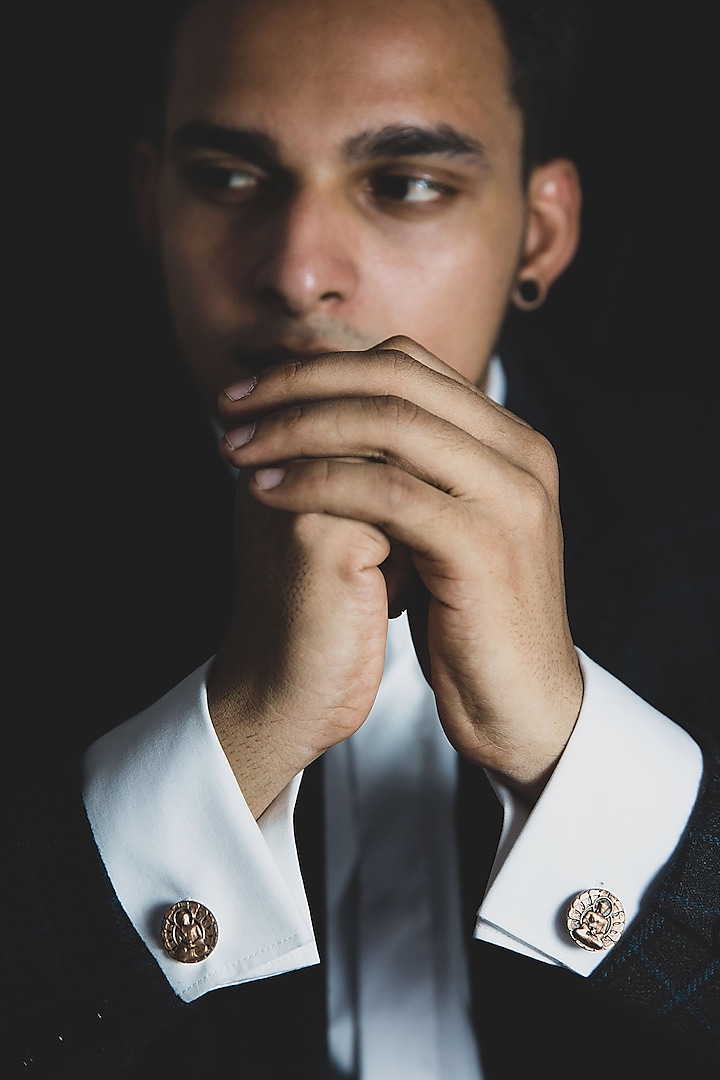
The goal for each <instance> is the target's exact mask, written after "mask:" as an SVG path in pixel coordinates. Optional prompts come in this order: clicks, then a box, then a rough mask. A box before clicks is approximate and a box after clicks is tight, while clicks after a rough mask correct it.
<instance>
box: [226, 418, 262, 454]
mask: <svg viewBox="0 0 720 1080" xmlns="http://www.w3.org/2000/svg"><path fill="white" fill-rule="evenodd" d="M254 434H255V425H254V424H243V425H242V427H239V428H234V429H233V430H232V431H228V432H226V434H225V445H226V446H229V447H230V449H231V450H238V449H239V448H240V447H241V446H244V445H245V443H247V442H250V440H251V439H252V437H253V435H254Z"/></svg>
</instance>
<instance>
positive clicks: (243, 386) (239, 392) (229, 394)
mask: <svg viewBox="0 0 720 1080" xmlns="http://www.w3.org/2000/svg"><path fill="white" fill-rule="evenodd" d="M255 386H257V375H251V376H250V378H248V379H240V381H239V382H236V383H233V384H232V386H226V387H225V389H224V390H223V394H224V395H225V397H226V398H229V399H230V401H239V400H240V398H244V397H247V396H248V394H249V393H250V391H251V390H252V389H253V388H254V387H255Z"/></svg>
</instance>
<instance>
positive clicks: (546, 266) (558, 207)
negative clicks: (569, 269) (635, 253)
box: [513, 158, 582, 309]
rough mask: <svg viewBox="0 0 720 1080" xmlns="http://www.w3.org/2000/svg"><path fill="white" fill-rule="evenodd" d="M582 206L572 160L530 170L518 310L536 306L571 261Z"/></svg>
mask: <svg viewBox="0 0 720 1080" xmlns="http://www.w3.org/2000/svg"><path fill="white" fill-rule="evenodd" d="M581 204H582V194H581V189H580V178H579V177H578V173H577V169H576V168H575V166H574V165H573V163H572V162H571V161H568V160H566V159H565V158H555V159H553V160H552V161H548V162H546V163H545V164H544V165H538V166H536V167H535V168H534V169H533V170H532V172H531V174H530V179H529V181H528V189H527V223H526V226H525V242H524V244H523V251H522V256H521V259H520V263H519V265H518V272H517V279H516V284H515V289H514V291H513V301H514V303H515V304H516V305H517V306H518V307H520V308H525V309H528V308H534V307H539V306H540V304H541V303H542V302H543V300H544V299H545V296H546V295H547V292H548V290H549V288H550V286H551V285H552V284H553V282H554V281H556V279H557V278H558V277H559V276H560V275H561V274H562V272H563V270H564V269H565V268H566V266H568V265H569V263H570V262H571V261H572V259H573V256H574V255H575V252H576V250H577V246H578V242H579V239H580V208H581ZM533 284H534V286H536V288H535V289H533V287H532V286H533ZM525 287H527V288H525ZM521 290H522V291H521ZM523 294H524V295H523Z"/></svg>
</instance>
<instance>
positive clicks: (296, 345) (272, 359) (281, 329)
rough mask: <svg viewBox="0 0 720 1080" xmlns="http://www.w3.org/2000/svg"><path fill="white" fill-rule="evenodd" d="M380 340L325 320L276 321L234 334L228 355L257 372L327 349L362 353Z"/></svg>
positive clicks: (317, 354)
mask: <svg viewBox="0 0 720 1080" xmlns="http://www.w3.org/2000/svg"><path fill="white" fill-rule="evenodd" d="M382 340H383V337H382V335H380V336H377V335H374V334H372V333H367V332H362V331H358V330H355V329H354V328H351V327H347V326H338V325H337V324H335V325H334V324H333V323H332V322H331V321H329V320H324V321H323V322H322V323H320V322H316V323H314V324H313V325H307V326H303V327H297V326H293V327H289V326H287V325H286V324H279V325H275V326H271V327H268V326H263V327H262V329H260V328H258V329H256V330H253V331H248V332H245V333H242V334H240V335H238V338H237V339H236V341H235V342H234V343H233V345H232V347H231V355H232V358H233V361H234V362H235V363H236V364H237V365H238V366H242V367H247V366H248V365H250V366H251V367H252V368H253V370H256V371H258V370H265V369H266V368H269V367H272V366H273V365H274V364H281V363H284V362H286V361H288V360H293V359H295V358H296V357H303V356H319V355H321V354H322V353H331V352H364V351H365V350H366V349H369V348H371V347H372V346H373V345H376V344H377V343H378V341H382Z"/></svg>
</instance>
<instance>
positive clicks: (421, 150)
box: [344, 124, 487, 160]
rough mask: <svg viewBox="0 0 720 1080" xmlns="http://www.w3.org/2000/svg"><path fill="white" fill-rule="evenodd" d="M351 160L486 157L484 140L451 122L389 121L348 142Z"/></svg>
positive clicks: (346, 145) (348, 152) (347, 146)
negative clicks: (459, 129)
mask: <svg viewBox="0 0 720 1080" xmlns="http://www.w3.org/2000/svg"><path fill="white" fill-rule="evenodd" d="M344 153H345V157H346V158H348V159H349V160H358V159H360V160H362V159H365V160H366V159H368V158H370V159H374V158H385V157H425V156H427V155H431V156H440V157H468V158H478V159H483V158H485V157H486V155H487V151H486V148H485V146H484V145H483V143H481V142H480V141H479V140H478V139H474V138H472V137H471V136H469V135H464V134H462V133H461V132H459V131H457V130H456V129H455V128H453V127H451V126H450V125H449V124H437V125H435V126H434V127H429V128H428V127H419V126H417V125H406V124H389V125H388V126H387V127H383V128H380V130H379V131H364V132H362V133H361V134H360V135H354V136H353V137H352V138H350V139H348V140H347V142H346V143H345V146H344Z"/></svg>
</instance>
